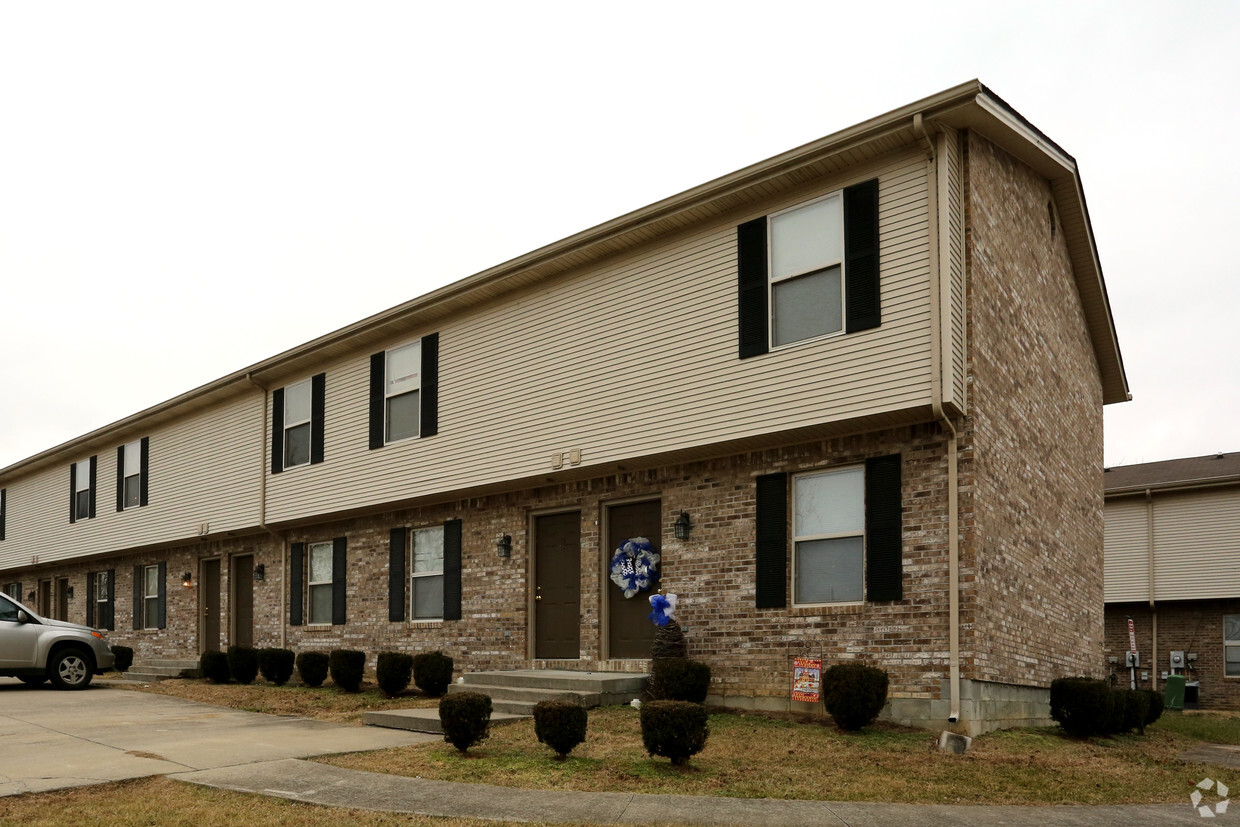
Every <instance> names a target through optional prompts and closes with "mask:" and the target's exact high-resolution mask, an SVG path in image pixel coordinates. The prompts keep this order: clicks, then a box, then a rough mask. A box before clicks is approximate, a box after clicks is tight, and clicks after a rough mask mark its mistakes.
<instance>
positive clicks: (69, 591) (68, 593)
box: [65, 586, 73, 600]
mask: <svg viewBox="0 0 1240 827" xmlns="http://www.w3.org/2000/svg"><path fill="white" fill-rule="evenodd" d="M65 597H66V598H68V599H69V600H72V599H73V587H72V586H70V587H69V588H67V589H65Z"/></svg>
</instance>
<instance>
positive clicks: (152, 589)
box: [143, 566, 159, 597]
mask: <svg viewBox="0 0 1240 827" xmlns="http://www.w3.org/2000/svg"><path fill="white" fill-rule="evenodd" d="M143 575H144V576H145V578H146V591H145V592H143V594H145V595H146V596H147V597H158V596H159V567H158V566H147V567H146V568H145V569H143Z"/></svg>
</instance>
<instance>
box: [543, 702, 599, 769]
mask: <svg viewBox="0 0 1240 827" xmlns="http://www.w3.org/2000/svg"><path fill="white" fill-rule="evenodd" d="M586 723H587V716H586V708H585V707H584V706H582V705H581V704H580V703H577V702H576V701H539V702H538V703H537V704H535V705H534V734H535V735H537V736H538V743H540V744H546V745H547V746H549V747H551V748H552V749H553V750H555V757H556V758H558V759H559V760H561V761H563V760H564V759H565V758H567V757H568V754H569V753H570V752H572V751H573V747H575V746H577V745H578V744H580V743H581V742H582V741H584V740H585V739H586Z"/></svg>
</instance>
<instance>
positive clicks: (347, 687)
mask: <svg viewBox="0 0 1240 827" xmlns="http://www.w3.org/2000/svg"><path fill="white" fill-rule="evenodd" d="M327 667H328V670H329V671H330V672H331V675H332V683H334V684H336V686H338V687H340V688H341V689H343V690H344V691H345V692H356V691H357V690H358V689H360V688H361V686H362V674H363V673H364V672H365V671H366V653H365V652H359V651H357V650H356V649H333V650H332V651H331V654H330V655H329V656H328V662H327Z"/></svg>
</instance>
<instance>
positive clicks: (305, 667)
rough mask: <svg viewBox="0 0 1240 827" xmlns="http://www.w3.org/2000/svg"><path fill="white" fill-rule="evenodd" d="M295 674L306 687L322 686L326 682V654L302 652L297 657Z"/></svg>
mask: <svg viewBox="0 0 1240 827" xmlns="http://www.w3.org/2000/svg"><path fill="white" fill-rule="evenodd" d="M297 674H298V675H300V676H301V682H302V683H304V684H305V685H306V686H322V685H323V681H325V680H327V653H326V652H302V653H301V654H300V655H298V656H297Z"/></svg>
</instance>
